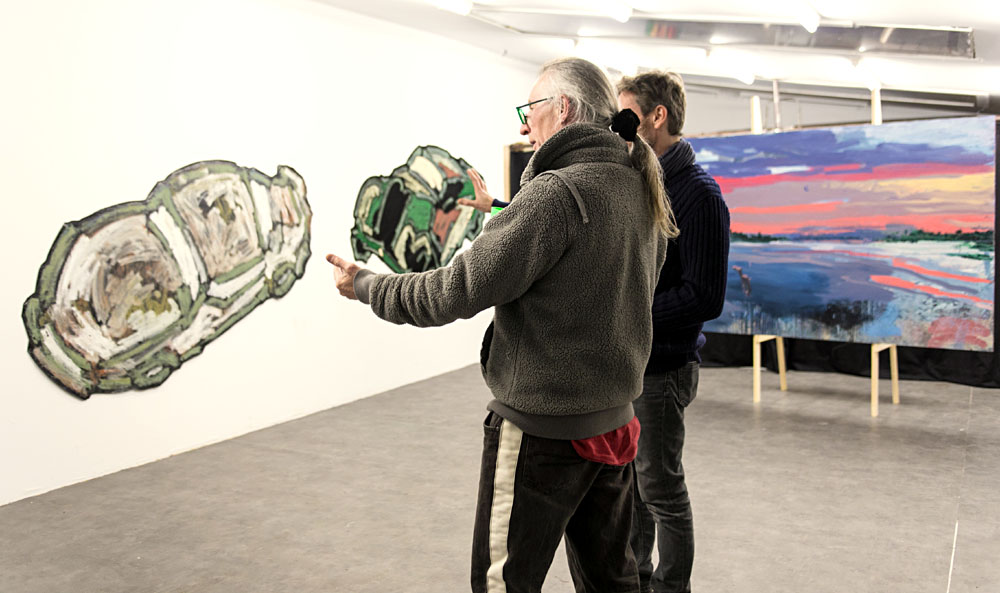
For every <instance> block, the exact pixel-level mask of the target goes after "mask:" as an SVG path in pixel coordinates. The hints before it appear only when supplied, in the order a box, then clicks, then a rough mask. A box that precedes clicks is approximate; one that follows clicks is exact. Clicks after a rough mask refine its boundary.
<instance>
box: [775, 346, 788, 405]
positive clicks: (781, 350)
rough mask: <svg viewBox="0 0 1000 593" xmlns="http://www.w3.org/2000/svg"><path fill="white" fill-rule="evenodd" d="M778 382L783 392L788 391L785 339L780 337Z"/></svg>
mask: <svg viewBox="0 0 1000 593" xmlns="http://www.w3.org/2000/svg"><path fill="white" fill-rule="evenodd" d="M776 341H777V342H778V380H779V381H780V382H781V390H782V391H788V380H787V379H786V378H785V338H782V337H781V336H778V337H777V338H776Z"/></svg>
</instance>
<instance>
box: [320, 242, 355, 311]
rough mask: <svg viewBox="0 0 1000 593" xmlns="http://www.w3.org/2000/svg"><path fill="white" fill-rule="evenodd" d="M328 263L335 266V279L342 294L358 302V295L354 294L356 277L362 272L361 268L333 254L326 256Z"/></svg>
mask: <svg viewBox="0 0 1000 593" xmlns="http://www.w3.org/2000/svg"><path fill="white" fill-rule="evenodd" d="M326 261H328V262H330V263H331V264H333V279H334V281H335V282H336V285H337V290H338V291H340V294H341V295H343V296H345V297H347V298H349V299H351V300H354V301H356V300H358V297H357V295H356V294H354V277H355V276H357V275H358V272H360V271H361V270H362V268H361V266H359V265H358V264H356V263H354V262H349V261H347V260H345V259H342V258H340V257H337V256H336V255H334V254H332V253H328V254H327V255H326Z"/></svg>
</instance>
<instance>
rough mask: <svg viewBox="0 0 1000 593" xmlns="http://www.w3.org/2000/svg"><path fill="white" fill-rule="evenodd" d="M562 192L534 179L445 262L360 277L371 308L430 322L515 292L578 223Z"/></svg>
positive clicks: (551, 181)
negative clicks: (521, 196)
mask: <svg viewBox="0 0 1000 593" xmlns="http://www.w3.org/2000/svg"><path fill="white" fill-rule="evenodd" d="M568 195H569V194H568V191H567V190H566V186H565V185H564V184H563V183H562V181H560V180H558V179H557V178H555V177H551V176H545V177H543V178H540V179H537V180H535V181H534V182H533V187H532V191H531V192H527V193H526V194H525V195H524V199H518V200H517V201H516V202H515V203H512V204H511V205H510V206H508V207H507V208H505V209H504V211H503V213H502V214H500V215H497V216H495V217H493V218H492V219H491V220H490V221H489V222H488V223H487V224H486V226H485V227H484V229H483V233H482V234H481V235H480V236H479V237H478V238H476V240H475V241H473V243H472V245H471V246H470V247H469V249H468V250H466V251H464V252H463V253H460V254H459V255H457V256H456V257H455V258H454V259H453V260H452V263H451V265H449V266H447V267H444V268H439V269H437V270H431V271H428V272H423V273H419V274H379V275H373V276H371V277H369V278H370V279H369V278H363V279H362V281H363V282H366V283H369V282H370V284H368V285H367V286H366V288H367V289H368V292H369V296H370V300H371V308H372V311H374V312H375V314H376V315H378V316H379V317H381V318H383V319H385V320H387V321H391V322H393V323H398V324H402V323H406V324H410V325H416V326H418V327H427V326H438V325H445V324H447V323H451V322H452V321H455V320H456V319H468V318H469V317H472V316H473V315H475V314H476V313H478V312H480V311H482V310H484V309H487V308H489V307H492V306H495V305H499V304H503V303H508V302H510V301H513V300H514V299H516V298H518V297H520V296H521V295H522V294H524V293H525V292H526V291H527V290H528V288H530V287H531V285H532V284H534V282H535V281H536V280H537V279H538V278H541V277H542V276H544V275H545V274H546V273H547V272H548V271H549V270H550V269H551V268H552V266H553V265H555V263H556V262H557V261H559V258H560V257H561V256H562V254H563V252H564V251H565V249H566V247H567V246H568V245H569V242H570V240H571V236H570V235H571V234H572V233H573V232H575V228H576V227H575V225H576V224H579V219H580V217H579V215H578V214H577V215H576V216H575V217H573V216H572V215H573V214H576V211H575V210H570V206H571V205H572V199H571V198H569V197H568Z"/></svg>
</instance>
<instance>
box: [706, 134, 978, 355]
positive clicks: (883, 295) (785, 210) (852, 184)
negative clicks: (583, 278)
mask: <svg viewBox="0 0 1000 593" xmlns="http://www.w3.org/2000/svg"><path fill="white" fill-rule="evenodd" d="M691 144H692V145H693V146H694V148H695V151H696V153H697V156H698V162H699V163H700V164H701V165H702V166H703V167H705V169H706V170H707V171H708V172H709V173H710V174H711V175H712V176H713V177H715V178H716V180H717V181H718V182H719V185H720V187H722V189H723V192H724V195H725V198H726V202H727V204H728V205H729V208H730V214H731V216H732V224H731V231H732V232H733V241H732V248H731V251H730V265H731V266H732V269H731V271H730V277H729V287H728V292H727V298H726V306H725V309H724V311H723V313H722V315H721V316H720V317H719V319H717V320H715V321H713V322H711V323H709V324H707V325H706V328H705V329H706V330H707V331H715V332H724V333H738V334H777V335H782V336H787V337H800V338H810V339H823V340H834V341H846V342H862V343H883V342H884V343H895V344H901V345H907V346H925V347H934V348H948V349H959V350H992V349H993V318H994V312H993V309H994V284H995V281H994V280H995V278H994V275H995V266H994V260H995V248H994V242H993V237H994V231H995V208H996V206H995V202H996V196H995V193H996V159H997V157H996V122H995V120H994V118H992V117H973V118H957V119H947V120H928V121H916V122H902V123H893V124H886V125H882V126H842V127H833V128H824V129H817V130H804V131H797V132H786V133H778V134H770V135H755V136H730V137H720V138H695V139H691Z"/></svg>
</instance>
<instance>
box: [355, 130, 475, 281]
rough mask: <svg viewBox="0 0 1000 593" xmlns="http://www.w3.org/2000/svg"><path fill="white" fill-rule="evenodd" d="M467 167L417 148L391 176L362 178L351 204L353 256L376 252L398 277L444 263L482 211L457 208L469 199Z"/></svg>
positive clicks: (472, 229) (430, 148)
mask: <svg viewBox="0 0 1000 593" xmlns="http://www.w3.org/2000/svg"><path fill="white" fill-rule="evenodd" d="M470 168H471V165H469V163H467V162H465V161H464V160H463V159H460V158H455V157H453V156H452V155H451V154H449V153H448V151H446V150H444V149H442V148H438V147H437V146H421V147H418V148H416V149H415V150H414V151H413V153H412V154H410V157H409V158H408V159H407V160H406V164H405V165H402V166H400V167H397V168H396V169H395V170H394V171H393V172H392V173H391V174H390V175H388V176H376V177H369V178H368V179H366V180H365V182H364V183H363V184H362V185H361V189H360V190H359V191H358V197H357V201H356V202H355V205H354V227H353V228H352V229H351V246H352V248H353V251H354V258H355V259H357V260H360V261H368V259H369V258H370V257H371V255H372V254H375V255H376V256H378V258H379V259H381V260H382V261H383V262H385V264H386V265H387V266H389V268H390V269H391V270H392V271H394V272H397V273H401V272H425V271H427V270H433V269H435V268H439V267H442V266H446V265H448V262H450V261H451V258H452V257H454V255H455V252H456V251H457V250H458V249H459V247H461V246H462V244H463V243H464V242H465V240H466V239H469V240H470V241H471V240H472V239H475V238H476V237H477V236H478V235H479V233H480V231H482V228H483V214H482V213H481V212H479V211H477V210H475V209H474V208H470V207H468V206H459V205H458V199H459V198H466V197H467V198H472V197H473V196H474V191H473V189H472V180H471V179H469V176H468V175H467V174H466V170H467V169H470Z"/></svg>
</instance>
